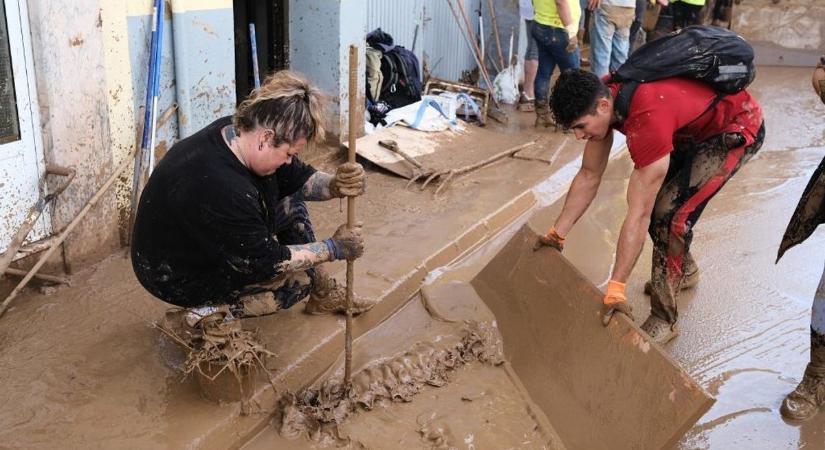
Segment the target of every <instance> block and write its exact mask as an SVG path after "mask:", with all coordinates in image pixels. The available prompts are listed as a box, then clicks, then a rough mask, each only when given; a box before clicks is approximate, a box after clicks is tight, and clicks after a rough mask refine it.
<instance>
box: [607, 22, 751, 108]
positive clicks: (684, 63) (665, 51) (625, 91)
mask: <svg viewBox="0 0 825 450" xmlns="http://www.w3.org/2000/svg"><path fill="white" fill-rule="evenodd" d="M753 57H754V53H753V47H751V45H750V44H749V43H748V41H746V40H745V39H744V38H742V37H741V36H739V35H738V34H736V33H734V32H732V31H729V30H726V29H724V28H718V27H712V26H704V25H694V26H690V27H686V28H684V29H682V30H680V31H677V32H674V33H671V34H668V35H666V36H663V37H661V38H659V39H656V40H654V41H650V42H648V43H647V44H645V45H643V46H641V47H639V49H638V50H636V51H635V52H634V53H633V54H632V55H630V57H629V58H628V59H627V61H625V63H624V64H622V65H621V66H620V67H619V68H618V69H617V70H616V72H614V73H613V74H611V77H610V82H619V83H621V87H620V88H619V92H618V94H617V95H616V100H615V101H614V110H615V111H616V115H617V116H618V119H619V122H624V119H625V118H626V117H627V114H628V112H629V110H630V101H631V99H632V98H633V94H634V93H635V92H636V88H638V87H639V84H641V83H647V82H649V81H656V80H661V79H664V78H672V77H686V78H694V79H697V80H700V81H703V82H705V83H707V84H709V85H710V86H711V87H713V89H714V90H715V91H716V92H717V94H718V95H717V96H716V99H715V100H714V101H713V103H711V105H710V107H709V108H708V111H709V110H711V109H713V108H714V107H715V106H716V104H717V103H718V102H719V100H720V99H721V98H722V97H724V96H726V95H730V94H735V93H737V92H739V91H741V90H743V89H745V88H746V87H748V85H749V84H751V82H752V81H753V79H754V78H755V77H756V67H755V66H754V64H753ZM705 112H707V111H705ZM702 115H704V112H703V113H702ZM700 117H701V115H700Z"/></svg>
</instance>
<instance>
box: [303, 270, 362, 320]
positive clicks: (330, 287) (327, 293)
mask: <svg viewBox="0 0 825 450" xmlns="http://www.w3.org/2000/svg"><path fill="white" fill-rule="evenodd" d="M376 303H377V302H376V301H375V300H373V299H368V298H364V297H361V296H360V295H358V294H356V293H354V292H353V293H352V314H353V315H357V314H361V313H363V312H367V311H369V310H370V309H371V308H372V307H373V306H375V304H376ZM304 311H305V312H306V313H307V314H315V315H320V314H335V313H342V314H346V312H347V289H346V287H345V286H342V285H340V284H338V281H336V280H335V279H334V278H332V277H330V276H326V275H324V276H319V277H318V278H317V279H316V280H315V286H314V288H313V289H312V292H311V293H310V294H309V300H308V301H307V305H306V308H304Z"/></svg>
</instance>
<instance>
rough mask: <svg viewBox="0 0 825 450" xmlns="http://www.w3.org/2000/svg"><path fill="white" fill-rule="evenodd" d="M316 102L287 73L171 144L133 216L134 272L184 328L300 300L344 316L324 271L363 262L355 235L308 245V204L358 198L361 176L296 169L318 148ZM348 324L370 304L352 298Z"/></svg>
mask: <svg viewBox="0 0 825 450" xmlns="http://www.w3.org/2000/svg"><path fill="white" fill-rule="evenodd" d="M322 117H323V109H322V94H321V92H320V91H319V90H318V89H317V88H316V87H314V86H312V85H311V84H309V82H308V81H307V80H305V79H304V78H302V77H300V76H299V75H297V74H295V73H291V72H289V71H281V72H277V73H275V74H273V75H272V76H271V77H269V78H268V79H267V80H266V82H265V83H264V85H262V86H261V87H260V88H258V89H256V90H255V91H253V92H252V94H251V95H250V97H249V98H248V99H247V100H245V101H244V102H243V103H241V104H240V106H238V109H237V111H236V112H235V115H234V116H233V117H229V116H227V117H222V118H220V119H218V120H216V121H214V122H212V123H211V124H209V125H208V126H206V127H205V128H204V129H202V130H200V131H198V132H197V133H195V134H193V135H192V136H189V137H187V138H185V139H183V140H181V141H180V142H178V143H176V144H175V145H173V146H172V148H171V149H170V150H169V152H168V153H167V155H166V156H165V157H164V158H163V160H161V161H160V163H159V164H158V166H157V167H156V168H155V170H154V172H153V173H152V176H151V177H150V178H149V181H148V183H147V184H146V188H145V189H144V191H143V194H142V195H141V199H140V204H139V205H138V210H137V216H136V219H135V227H134V232H133V244H132V267H133V268H134V271H135V275H136V276H137V279H138V280H139V281H140V283H141V284H142V285H143V287H145V288H146V289H147V290H148V291H149V292H150V293H151V294H152V295H154V296H155V297H157V298H159V299H161V300H163V301H164V302H166V303H171V304H173V305H176V306H179V307H183V308H185V309H186V314H184V319H185V322H186V324H187V325H188V326H190V327H196V326H198V324H199V323H201V324H202V323H205V322H207V320H206V319H207V318H209V320H208V321H213V320H215V319H224V320H228V319H232V318H235V317H237V318H242V317H250V316H260V315H266V314H272V313H274V312H276V311H278V310H281V309H286V308H290V307H292V306H293V305H295V304H296V303H298V302H300V301H301V300H303V299H304V298H306V297H307V296H309V301H308V302H307V305H306V309H305V310H306V312H308V313H311V314H324V313H334V312H343V311H345V309H346V302H345V295H344V289H343V287H342V286H340V285H338V284H337V283H336V282H335V280H333V279H332V278H330V276H329V275H328V274H327V273H326V271H325V270H324V268H323V264H324V263H326V262H330V261H335V260H340V259H348V260H352V259H356V258H359V257H360V256H361V255H362V254H363V252H364V243H363V239H362V238H361V228H360V225H359V226H356V227H355V228H353V229H351V230H349V229H347V228H346V226H344V225H342V226H341V227H339V228H338V230H337V231H336V232H335V234H333V236H332V237H331V238H329V239H324V240H320V241H319V240H317V239H316V238H315V233H314V231H313V227H312V223H311V222H310V219H309V214H308V212H307V206H306V203H305V202H307V201H323V200H330V199H333V198H341V197H346V196H353V197H354V196H359V195H361V194H363V192H364V183H365V176H364V169H363V168H362V167H361V165H360V164H355V163H352V164H351V163H347V164H344V165H342V166H340V167H338V169H337V171H336V173H335V175H332V174H327V173H324V172H320V171H316V170H315V169H314V168H313V167H312V166H310V165H309V164H306V163H303V162H302V161H301V160H300V159H298V156H297V155H298V153H300V152H301V151H302V150H303V149H304V148H306V147H307V146H311V145H314V144H316V143H317V142H319V141H322V140H323V138H324V129H323V124H322ZM353 303H354V308H353V312H354V313H356V314H357V313H360V312H363V311H366V310H368V309H369V308H370V307H372V305H373V302H372V301H369V300H366V299H363V298H358V297H357V296H356V298H355V299H354V302H353Z"/></svg>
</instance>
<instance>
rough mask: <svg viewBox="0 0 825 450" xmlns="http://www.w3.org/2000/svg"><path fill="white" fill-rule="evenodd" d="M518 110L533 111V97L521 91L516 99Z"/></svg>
mask: <svg viewBox="0 0 825 450" xmlns="http://www.w3.org/2000/svg"><path fill="white" fill-rule="evenodd" d="M518 110H519V111H522V112H533V111H535V110H536V105H535V98H533V97H528V96H526V95H524V92H522V93H521V95H520V96H519V99H518Z"/></svg>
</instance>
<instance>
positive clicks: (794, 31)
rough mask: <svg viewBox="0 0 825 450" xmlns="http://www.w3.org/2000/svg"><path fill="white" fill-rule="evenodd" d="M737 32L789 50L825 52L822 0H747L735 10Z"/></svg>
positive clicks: (824, 6) (824, 5)
mask: <svg viewBox="0 0 825 450" xmlns="http://www.w3.org/2000/svg"><path fill="white" fill-rule="evenodd" d="M733 11H734V14H735V19H734V23H733V29H734V30H736V31H737V32H739V33H740V34H742V35H743V36H745V37H746V38H748V39H749V40H753V41H766V42H773V43H775V44H777V45H781V46H783V47H788V48H797V49H807V50H822V49H825V41H823V37H825V2H823V1H822V0H779V2H778V3H776V4H774V2H773V0H746V1H743V2H742V3H740V4H738V5H735V6H734V8H733Z"/></svg>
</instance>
